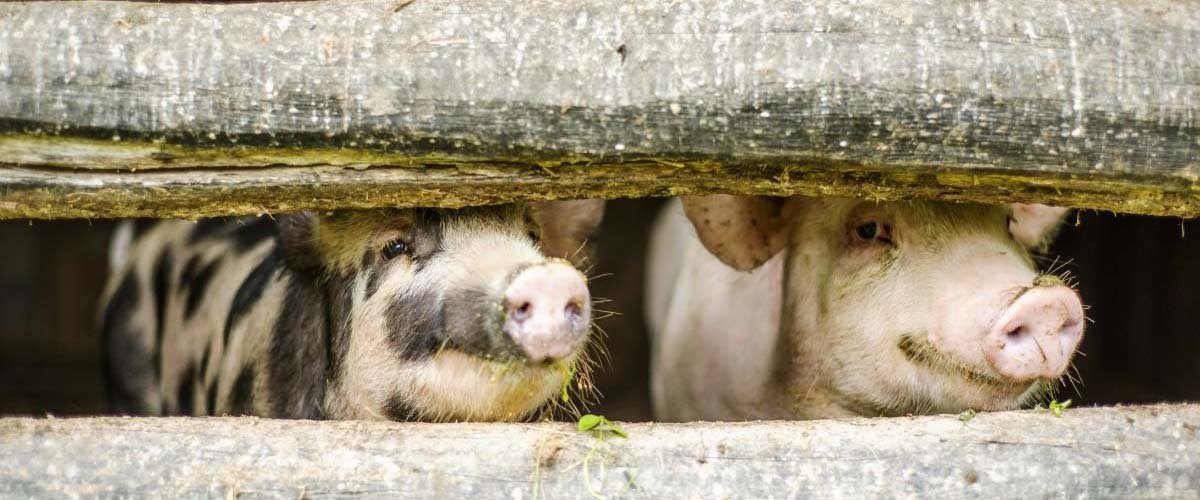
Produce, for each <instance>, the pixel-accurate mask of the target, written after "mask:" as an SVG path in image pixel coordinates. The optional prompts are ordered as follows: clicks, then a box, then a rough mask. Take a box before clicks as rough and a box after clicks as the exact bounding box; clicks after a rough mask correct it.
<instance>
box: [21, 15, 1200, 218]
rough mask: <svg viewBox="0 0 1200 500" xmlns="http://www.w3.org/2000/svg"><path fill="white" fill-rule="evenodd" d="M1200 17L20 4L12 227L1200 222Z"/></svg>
mask: <svg viewBox="0 0 1200 500" xmlns="http://www.w3.org/2000/svg"><path fill="white" fill-rule="evenodd" d="M1197 47H1200V5H1197V4H1195V3H1190V2H1174V1H1167V0H1152V1H1144V2H1128V1H1125V0H1102V1H1088V2H1058V1H1055V2H1050V1H1042V0H1034V1H1020V2H1018V1H1009V2H976V1H973V0H952V1H947V2H924V1H914V0H906V1H895V0H887V1H884V0H862V1H856V2H777V1H759V2H753V1H752V2H746V1H735V0H677V1H673V2H642V3H625V4H620V3H617V4H614V3H613V2H606V1H601V0H578V1H569V2H568V1H554V0H534V1H515V0H476V1H470V2H454V3H450V2H434V1H426V0H416V1H414V2H410V1H408V0H397V1H387V2H380V1H365V2H349V3H347V2H310V3H277V4H246V5H188V4H183V5H180V4H176V5H164V4H146V3H107V2H96V3H59V2H50V3H40V2H18V3H6V4H0V217H57V216H89V217H90V216H128V215H181V216H196V215H203V214H216V213H247V212H261V211H275V210H291V209H297V208H335V207H365V206H377V205H409V206H413V205H439V206H460V205H464V204H478V203H497V202H504V201H512V200H515V199H521V198H535V199H547V198H570V197H621V196H646V195H655V196H662V195H671V194H682V193H699V192H736V193H747V194H749V193H758V194H772V195H783V194H807V195H841V196H846V195H849V196H868V197H874V198H878V199H897V198H907V197H913V196H920V197H934V198H944V199H954V200H973V201H993V202H995V201H1009V200H1013V201H1035V200H1036V201H1045V202H1053V203H1059V204H1065V205H1073V206H1079V207H1090V208H1099V209H1109V210H1118V211H1125V212H1141V213H1154V214H1173V215H1184V216H1192V215H1196V214H1200V190H1198V187H1197V183H1196V181H1197V173H1198V172H1200V123H1198V121H1197V120H1198V119H1200V56H1197V55H1196V54H1197Z"/></svg>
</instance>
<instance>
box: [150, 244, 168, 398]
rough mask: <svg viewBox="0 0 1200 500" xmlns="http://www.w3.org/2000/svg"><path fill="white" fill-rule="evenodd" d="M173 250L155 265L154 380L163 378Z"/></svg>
mask: <svg viewBox="0 0 1200 500" xmlns="http://www.w3.org/2000/svg"><path fill="white" fill-rule="evenodd" d="M171 260H172V257H171V250H170V249H166V250H163V252H162V253H161V254H159V256H158V260H157V261H156V262H155V264H154V277H153V284H154V285H153V286H154V378H155V379H158V378H160V376H161V374H162V373H161V370H162V363H161V361H162V339H163V334H164V333H165V331H164V330H165V328H164V326H163V325H164V323H165V321H166V316H167V299H168V297H167V293H168V292H169V291H170V289H171V264H172V262H171Z"/></svg>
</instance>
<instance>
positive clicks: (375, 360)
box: [338, 266, 412, 419]
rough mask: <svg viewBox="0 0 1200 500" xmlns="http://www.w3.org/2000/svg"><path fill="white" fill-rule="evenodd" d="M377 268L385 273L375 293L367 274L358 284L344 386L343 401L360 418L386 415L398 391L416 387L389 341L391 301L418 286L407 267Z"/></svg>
mask: <svg viewBox="0 0 1200 500" xmlns="http://www.w3.org/2000/svg"><path fill="white" fill-rule="evenodd" d="M377 272H381V273H384V274H383V276H380V277H379V281H380V283H379V284H378V289H377V290H375V293H374V294H372V295H371V296H369V297H368V296H366V288H367V286H366V279H365V277H364V276H359V277H358V278H357V279H356V280H355V282H354V285H353V290H352V293H351V296H352V297H353V299H352V300H353V309H352V310H353V312H352V313H351V316H350V319H349V322H350V325H349V326H350V333H349V335H350V338H349V341H348V348H347V352H346V360H345V362H343V363H341V373H340V374H338V375H339V377H338V379H339V383H338V384H339V390H340V392H341V393H342V397H343V399H344V401H343V404H344V405H346V406H348V407H349V410H350V411H351V412H352V413H353V414H354V415H355V416H356V417H358V418H374V419H386V418H387V417H386V416H385V414H384V413H383V411H382V408H383V407H384V406H385V405H386V404H387V402H388V401H389V399H390V398H392V397H393V396H394V395H397V394H399V395H402V396H404V395H406V392H408V391H406V390H405V388H406V387H409V386H411V384H410V383H408V380H409V379H410V378H411V376H410V375H409V374H408V373H407V370H406V366H405V365H404V363H403V360H402V359H401V358H400V357H399V356H397V355H396V354H395V349H394V346H393V345H392V344H391V342H390V341H389V339H388V337H389V335H388V326H387V325H388V321H387V313H388V310H389V306H390V305H391V302H392V301H394V300H396V298H397V297H402V296H403V295H404V291H405V290H406V289H408V288H409V286H410V285H411V284H412V275H411V274H410V271H409V269H407V268H405V267H401V266H381V267H379V268H377Z"/></svg>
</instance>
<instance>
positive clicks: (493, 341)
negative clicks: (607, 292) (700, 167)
mask: <svg viewBox="0 0 1200 500" xmlns="http://www.w3.org/2000/svg"><path fill="white" fill-rule="evenodd" d="M579 203H583V204H592V203H594V202H559V203H553V204H544V205H542V206H535V207H533V208H530V209H526V208H525V207H519V206H518V207H498V208H473V209H463V210H378V211H358V212H346V213H334V214H330V215H325V216H317V215H314V214H311V213H309V214H300V215H294V216H289V217H287V218H284V219H283V220H281V222H280V244H281V250H282V252H283V254H284V258H285V260H286V261H287V262H288V264H289V266H290V267H292V268H293V269H296V270H297V271H299V272H300V273H304V274H307V275H310V276H316V277H317V280H318V282H320V283H323V285H319V286H318V288H322V289H325V290H326V291H327V292H326V293H327V294H329V295H332V296H333V298H332V299H331V300H329V303H330V304H332V305H333V307H334V308H335V309H339V310H335V311H331V312H330V314H329V317H330V318H331V319H332V321H334V322H335V323H336V324H334V325H331V327H330V328H331V342H330V343H331V345H330V349H331V350H332V355H331V356H330V359H332V360H335V362H334V363H333V365H334V366H331V367H330V372H331V373H332V374H333V382H332V383H331V385H332V387H330V388H329V392H328V395H327V398H326V402H325V409H326V413H327V414H329V415H336V416H338V417H339V418H381V417H386V418H391V419H396V420H411V419H422V420H513V419H519V418H522V417H524V416H526V415H528V414H530V413H531V412H533V411H535V410H537V409H538V408H540V407H541V406H543V405H544V404H545V403H546V402H547V401H550V400H553V399H557V398H556V396H557V395H558V394H559V393H560V392H561V391H562V390H563V386H564V384H566V383H567V382H568V380H567V379H568V378H569V377H570V376H571V374H573V373H575V372H576V366H577V365H579V364H580V357H581V355H582V353H583V351H584V345H585V343H586V341H587V340H588V334H589V331H590V327H591V297H590V295H589V292H588V287H587V280H586V278H585V276H584V275H583V274H582V273H581V272H580V271H578V270H577V269H576V267H575V266H574V265H573V262H572V260H574V261H575V262H578V261H579V260H580V259H582V258H583V254H582V249H583V242H584V239H585V238H586V237H587V235H588V233H590V231H591V230H592V229H594V227H595V225H596V223H598V222H599V209H598V207H583V206H573V205H572V204H579ZM590 214H595V215H590ZM543 236H545V237H548V240H547V241H544V242H543V241H542V238H543ZM568 259H572V260H568ZM581 376H582V375H581Z"/></svg>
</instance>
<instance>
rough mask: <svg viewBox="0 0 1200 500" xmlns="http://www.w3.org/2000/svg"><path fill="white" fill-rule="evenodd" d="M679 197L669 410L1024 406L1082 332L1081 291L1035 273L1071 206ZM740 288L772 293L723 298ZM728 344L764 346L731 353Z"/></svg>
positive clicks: (660, 238) (660, 297) (668, 232)
mask: <svg viewBox="0 0 1200 500" xmlns="http://www.w3.org/2000/svg"><path fill="white" fill-rule="evenodd" d="M682 205H683V206H682V207H675V208H674V210H679V209H680V208H682V210H679V212H676V215H673V216H671V217H668V218H664V219H663V220H662V221H660V226H659V227H658V228H656V236H655V237H656V242H655V245H653V248H652V256H651V266H650V269H653V270H655V271H656V274H655V275H654V276H652V280H651V283H650V290H651V294H652V295H653V296H652V297H651V302H650V305H651V306H652V307H651V308H650V316H651V326H652V328H653V329H654V330H655V332H654V335H655V341H656V348H657V352H656V354H655V356H656V358H655V362H654V363H655V368H654V383H653V387H654V390H655V394H654V397H655V408H656V412H657V413H658V415H657V416H658V418H661V419H666V420H692V419H699V420H721V419H730V420H740V419H775V418H829V417H839V416H852V415H864V416H879V415H891V416H898V415H905V414H929V413H956V412H959V411H962V410H964V409H967V408H973V409H976V410H1003V409H1012V408H1018V407H1020V406H1022V405H1025V404H1028V403H1030V402H1031V401H1032V400H1033V399H1035V398H1037V397H1040V396H1042V395H1043V394H1044V391H1046V390H1049V389H1052V388H1053V386H1054V383H1055V380H1056V379H1058V378H1059V377H1061V376H1063V374H1064V373H1066V370H1067V369H1068V367H1069V366H1070V359H1071V357H1072V355H1073V354H1074V352H1075V349H1076V348H1077V347H1078V345H1079V342H1080V340H1081V338H1082V336H1083V330H1084V315H1083V306H1082V305H1081V303H1080V299H1079V297H1078V295H1076V293H1075V292H1074V291H1073V290H1071V289H1070V288H1068V287H1067V286H1064V285H1063V284H1062V283H1061V282H1060V281H1059V280H1058V279H1056V278H1053V277H1046V276H1039V274H1038V272H1037V271H1036V269H1035V266H1034V260H1033V257H1032V256H1031V254H1030V252H1031V251H1037V250H1040V249H1044V247H1045V245H1046V243H1047V242H1049V241H1050V240H1051V239H1052V238H1053V235H1054V233H1055V232H1056V230H1057V227H1058V226H1059V224H1060V223H1061V221H1062V218H1063V216H1064V215H1065V214H1066V210H1064V209H1059V208H1052V207H1046V206H1042V205H1017V206H984V205H972V204H951V203H939V202H921V201H913V202H870V201H862V200H852V199H836V198H802V197H796V198H790V199H788V200H786V201H784V202H782V203H781V200H778V199H766V198H754V197H732V196H722V195H717V196H712V197H699V198H690V199H684V200H683V204H682ZM680 212H682V213H680ZM683 215H686V216H687V217H688V219H687V220H685V219H684V218H683V217H682V216H683ZM776 219H778V221H777V220H776ZM689 221H690V224H688V222H689ZM685 224H686V225H688V226H691V227H690V228H689V227H683V228H682V229H680V228H678V226H680V225H685ZM747 234H749V235H752V236H758V237H747V236H746V235H747ZM764 256H765V258H767V259H769V260H767V261H766V262H768V263H774V264H770V265H764V264H763V259H764ZM713 257H715V259H714V258H713ZM746 272H750V273H751V274H749V275H747V274H744V273H746ZM743 277H745V279H741V278H743ZM656 280H661V281H662V283H657V282H656ZM730 297H737V298H739V299H740V298H744V297H750V298H751V299H750V300H754V301H755V302H756V303H775V302H773V301H778V302H779V305H778V306H774V307H772V308H771V309H769V310H768V311H766V312H765V313H764V312H763V311H759V310H757V309H755V311H757V312H754V313H749V312H743V311H742V310H741V309H729V308H727V307H724V306H725V305H726V304H728V303H730V300H729V298H730ZM774 311H778V312H774ZM764 314H766V315H767V316H766V317H763V316H764ZM733 352H737V353H751V354H752V355H753V356H752V357H753V358H754V359H751V360H750V361H749V362H740V363H726V362H725V361H724V360H726V359H728V358H730V357H731V354H730V353H733ZM747 355H750V354H747Z"/></svg>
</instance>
